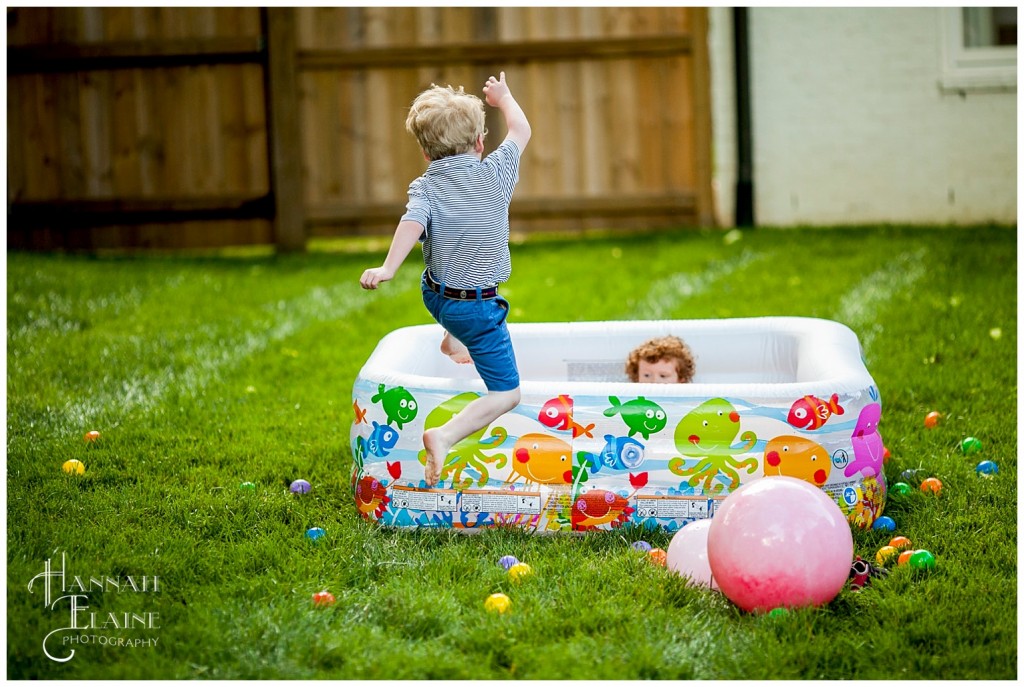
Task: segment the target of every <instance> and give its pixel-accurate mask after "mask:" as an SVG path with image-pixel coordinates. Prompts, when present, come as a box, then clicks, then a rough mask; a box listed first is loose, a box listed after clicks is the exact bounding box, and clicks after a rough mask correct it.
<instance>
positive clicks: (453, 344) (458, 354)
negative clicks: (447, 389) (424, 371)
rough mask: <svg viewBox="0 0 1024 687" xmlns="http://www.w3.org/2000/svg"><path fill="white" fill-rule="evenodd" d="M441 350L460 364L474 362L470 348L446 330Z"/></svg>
mask: <svg viewBox="0 0 1024 687" xmlns="http://www.w3.org/2000/svg"><path fill="white" fill-rule="evenodd" d="M441 352H442V353H444V354H445V355H446V356H448V357H449V358H451V359H452V360H454V361H455V362H457V363H459V364H460V365H466V364H468V363H472V362H473V358H471V357H470V355H469V349H467V348H466V346H465V345H464V344H463V343H462V342H461V341H459V340H458V339H456V338H455V337H454V336H452V335H451V334H449V333H448V332H445V333H444V338H443V339H441Z"/></svg>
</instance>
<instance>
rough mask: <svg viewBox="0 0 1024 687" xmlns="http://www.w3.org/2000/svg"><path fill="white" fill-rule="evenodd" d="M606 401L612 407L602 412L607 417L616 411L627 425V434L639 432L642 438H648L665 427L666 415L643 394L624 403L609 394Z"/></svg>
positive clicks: (631, 434)
mask: <svg viewBox="0 0 1024 687" xmlns="http://www.w3.org/2000/svg"><path fill="white" fill-rule="evenodd" d="M608 402H609V403H611V404H612V407H611V408H608V409H607V410H605V411H604V414H605V415H606V416H607V417H612V416H613V415H615V414H616V413H620V414H621V415H622V420H623V421H624V422H625V423H626V426H627V427H629V432H628V435H629V436H633V435H634V434H637V433H639V434H642V435H643V437H644V439H650V438H651V435H652V434H655V433H657V432H660V431H661V430H663V429H665V425H666V424H667V423H668V416H667V415H665V411H664V410H663V409H662V407H661V406H659V405H658V404H657V403H655V402H654V401H649V400H647V399H646V398H644V397H643V396H638V397H636V398H635V399H633V400H632V401H626V402H625V403H619V399H618V398H616V397H615V396H609V397H608Z"/></svg>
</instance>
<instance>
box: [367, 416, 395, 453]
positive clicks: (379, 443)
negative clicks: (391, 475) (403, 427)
mask: <svg viewBox="0 0 1024 687" xmlns="http://www.w3.org/2000/svg"><path fill="white" fill-rule="evenodd" d="M358 439H359V441H360V442H361V443H360V448H361V449H363V455H364V456H365V455H371V456H377V457H379V458H383V457H385V456H386V455H388V454H389V453H390V452H391V449H393V448H394V447H395V444H397V443H398V432H396V431H395V428H394V427H391V426H390V425H382V424H380V423H379V422H377V421H376V420H374V421H373V431H372V432H370V438H369V439H363V438H362V437H358Z"/></svg>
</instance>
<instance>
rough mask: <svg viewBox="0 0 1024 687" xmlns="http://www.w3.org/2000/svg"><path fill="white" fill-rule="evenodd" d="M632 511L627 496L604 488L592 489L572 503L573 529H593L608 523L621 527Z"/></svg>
mask: <svg viewBox="0 0 1024 687" xmlns="http://www.w3.org/2000/svg"><path fill="white" fill-rule="evenodd" d="M632 512H633V508H632V507H631V506H630V505H629V501H628V500H627V499H626V498H625V497H622V496H619V495H618V494H615V493H612V492H610V491H606V490H604V489H591V490H590V491H588V492H587V493H586V494H583V495H582V496H580V497H579V498H577V499H576V501H575V502H574V503H573V504H572V516H571V521H572V529H573V530H576V531H579V530H591V529H596V528H597V527H600V526H601V525H606V524H608V523H611V526H612V527H619V526H620V525H622V523H624V522H626V521H627V520H629V516H630V514H631V513H632Z"/></svg>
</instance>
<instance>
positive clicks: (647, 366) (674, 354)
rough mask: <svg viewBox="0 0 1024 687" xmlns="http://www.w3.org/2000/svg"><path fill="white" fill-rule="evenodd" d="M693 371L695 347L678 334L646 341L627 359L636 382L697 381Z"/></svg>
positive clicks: (628, 373) (633, 380) (674, 382)
mask: <svg viewBox="0 0 1024 687" xmlns="http://www.w3.org/2000/svg"><path fill="white" fill-rule="evenodd" d="M693 372H694V362H693V351H691V350H690V347H689V346H687V345H686V344H685V343H683V340H682V339H680V338H679V337H677V336H662V337H657V338H654V339H651V340H649V341H646V342H644V343H642V344H640V345H639V346H637V347H636V348H635V349H633V350H632V351H630V354H629V357H628V358H627V359H626V374H627V375H629V379H630V381H632V382H647V383H651V384H686V383H689V382H691V381H693Z"/></svg>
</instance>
